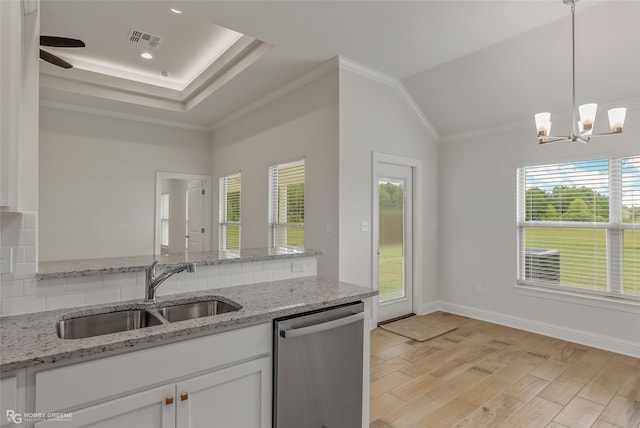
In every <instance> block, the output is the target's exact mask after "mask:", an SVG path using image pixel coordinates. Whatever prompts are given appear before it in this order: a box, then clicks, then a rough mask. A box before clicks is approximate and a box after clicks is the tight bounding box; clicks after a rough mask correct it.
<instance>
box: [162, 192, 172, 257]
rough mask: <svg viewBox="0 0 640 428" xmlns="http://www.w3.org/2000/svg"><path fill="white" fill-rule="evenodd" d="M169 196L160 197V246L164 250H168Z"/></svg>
mask: <svg viewBox="0 0 640 428" xmlns="http://www.w3.org/2000/svg"><path fill="white" fill-rule="evenodd" d="M169 195H170V194H169V193H163V194H161V195H160V245H161V247H162V248H164V249H168V248H169V202H170V199H169V198H170V196H169Z"/></svg>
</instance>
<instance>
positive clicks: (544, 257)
mask: <svg viewBox="0 0 640 428" xmlns="http://www.w3.org/2000/svg"><path fill="white" fill-rule="evenodd" d="M524 263H525V264H524V278H525V280H527V281H537V282H547V283H552V284H558V283H560V250H553V249H545V248H526V249H525V252H524Z"/></svg>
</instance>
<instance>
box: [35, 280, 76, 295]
mask: <svg viewBox="0 0 640 428" xmlns="http://www.w3.org/2000/svg"><path fill="white" fill-rule="evenodd" d="M24 289H25V293H24V294H25V295H26V296H46V295H47V294H61V293H65V292H67V291H68V290H67V287H66V281H65V279H64V278H57V279H52V280H50V281H40V282H38V281H36V280H25V287H24Z"/></svg>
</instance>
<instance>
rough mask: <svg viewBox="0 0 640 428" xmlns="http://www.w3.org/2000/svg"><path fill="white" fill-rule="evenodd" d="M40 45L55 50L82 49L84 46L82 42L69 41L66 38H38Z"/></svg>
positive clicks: (76, 40)
mask: <svg viewBox="0 0 640 428" xmlns="http://www.w3.org/2000/svg"><path fill="white" fill-rule="evenodd" d="M40 45H42V46H51V47H55V48H83V47H85V44H84V42H83V41H82V40H78V39H70V38H68V37H54V36H40Z"/></svg>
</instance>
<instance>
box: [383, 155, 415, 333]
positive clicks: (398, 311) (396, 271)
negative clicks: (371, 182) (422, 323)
mask: <svg viewBox="0 0 640 428" xmlns="http://www.w3.org/2000/svg"><path fill="white" fill-rule="evenodd" d="M411 180H412V170H411V168H410V167H407V166H400V165H391V164H380V166H379V168H378V207H377V208H378V209H377V211H378V212H377V216H378V243H377V244H378V249H377V252H378V292H379V295H378V298H379V310H378V321H384V320H386V319H390V318H394V317H398V316H402V315H406V314H409V313H412V312H413V299H412V284H411V272H412V270H411V254H412V251H411V222H412V215H411V214H412V209H411V200H412V193H411V192H412V189H411V188H412V186H411V184H412V182H411Z"/></svg>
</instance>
